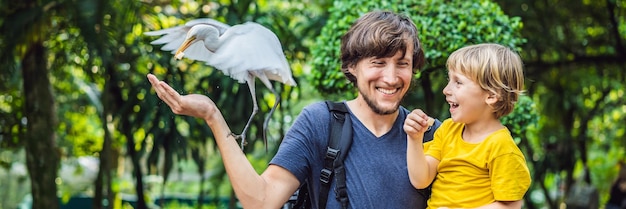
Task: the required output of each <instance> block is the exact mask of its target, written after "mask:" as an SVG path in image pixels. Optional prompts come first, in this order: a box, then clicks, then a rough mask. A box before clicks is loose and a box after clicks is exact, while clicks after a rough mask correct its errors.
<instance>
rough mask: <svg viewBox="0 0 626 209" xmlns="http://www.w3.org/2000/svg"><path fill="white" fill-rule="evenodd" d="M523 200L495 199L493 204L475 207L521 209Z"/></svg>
mask: <svg viewBox="0 0 626 209" xmlns="http://www.w3.org/2000/svg"><path fill="white" fill-rule="evenodd" d="M521 208H522V200H517V201H495V202H493V203H491V204H487V205H483V206H480V207H477V208H474V209H521ZM438 209H463V208H447V207H440V208H438Z"/></svg>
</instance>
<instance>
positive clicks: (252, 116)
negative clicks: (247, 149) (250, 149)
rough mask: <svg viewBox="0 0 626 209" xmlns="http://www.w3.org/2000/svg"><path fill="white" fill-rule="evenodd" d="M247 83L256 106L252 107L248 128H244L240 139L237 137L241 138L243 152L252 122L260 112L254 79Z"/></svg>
mask: <svg viewBox="0 0 626 209" xmlns="http://www.w3.org/2000/svg"><path fill="white" fill-rule="evenodd" d="M250 78H251V79H250ZM247 83H248V88H250V94H251V95H252V104H253V105H254V106H253V107H252V114H251V115H250V118H249V119H248V122H247V123H246V126H245V127H244V128H243V131H242V132H241V134H240V135H239V137H237V138H241V150H243V146H245V145H246V144H247V142H246V133H247V132H248V128H250V123H251V122H252V118H254V116H255V115H256V113H257V112H259V106H258V104H257V101H256V91H255V90H254V77H253V76H250V77H249V78H248V80H247Z"/></svg>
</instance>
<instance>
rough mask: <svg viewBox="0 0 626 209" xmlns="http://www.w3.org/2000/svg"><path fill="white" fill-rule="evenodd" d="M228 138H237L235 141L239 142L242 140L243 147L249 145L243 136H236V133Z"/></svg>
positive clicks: (230, 134)
mask: <svg viewBox="0 0 626 209" xmlns="http://www.w3.org/2000/svg"><path fill="white" fill-rule="evenodd" d="M228 136H232V137H233V138H235V141H239V139H241V140H242V142H241V143H243V144H242V147H243V146H246V145H248V142H247V141H245V139H244V138H243V137H242V135H241V134H235V133H233V132H231V133H229V134H228Z"/></svg>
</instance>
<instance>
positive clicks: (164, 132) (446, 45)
mask: <svg viewBox="0 0 626 209" xmlns="http://www.w3.org/2000/svg"><path fill="white" fill-rule="evenodd" d="M375 9H378V10H392V11H396V12H399V13H403V14H406V15H408V16H410V17H411V18H412V19H413V20H414V22H415V23H416V25H417V27H418V29H419V30H420V34H419V36H420V39H421V41H422V42H423V47H424V50H425V52H426V58H427V64H426V66H425V67H423V69H420V72H419V73H418V74H417V75H416V76H415V81H414V84H413V86H412V90H411V91H410V93H409V95H408V96H407V97H406V99H405V100H404V101H403V106H405V107H407V108H409V109H413V108H421V109H424V110H425V112H427V113H428V114H430V115H433V116H437V117H438V118H439V119H445V118H447V117H449V113H448V111H447V107H448V104H447V103H445V99H444V98H443V95H442V93H441V91H442V89H443V87H444V86H445V84H446V82H447V81H446V75H447V73H446V68H445V60H446V58H447V56H448V55H449V54H450V53H451V52H452V51H454V50H456V49H458V48H460V47H462V46H465V45H469V44H476V43H485V42H493V43H500V44H504V45H507V46H509V47H511V48H513V49H515V50H517V51H518V52H519V53H520V55H521V56H522V58H523V60H524V62H525V63H524V64H525V76H526V86H525V88H526V90H527V91H526V95H525V96H523V97H522V98H521V99H520V101H519V102H518V104H517V106H516V109H515V111H514V112H513V113H512V114H511V115H509V116H507V117H506V118H503V119H502V120H503V122H504V123H505V124H506V125H507V126H508V127H509V129H510V130H511V132H512V133H513V135H514V138H515V140H516V142H517V143H518V145H519V146H520V148H521V149H522V151H523V152H524V153H525V155H526V157H527V161H528V166H529V167H530V169H531V175H532V178H533V182H532V185H531V188H530V190H529V191H528V193H527V194H526V197H525V199H524V208H528V209H534V208H609V207H606V204H607V203H608V202H609V200H611V201H614V202H617V203H618V204H619V201H622V202H624V200H625V199H626V197H624V196H619V195H624V193H626V183H621V184H620V181H618V180H619V179H623V180H622V181H624V182H626V168H624V165H623V164H624V162H625V161H626V155H625V152H626V151H625V150H626V149H625V147H626V138H625V137H624V134H625V131H626V126H625V125H624V124H626V123H624V122H625V117H626V100H624V98H623V97H624V85H625V83H626V78H625V74H626V43H624V42H625V41H626V1H625V0H603V1H590V0H541V1H535V0H498V1H487V0H472V1H465V0H462V1H461V0H458V1H456V0H452V1H444V0H413V1H408V0H396V1H371V0H348V1H344V0H338V1H331V0H316V1H311V0H301V1H285V0H266V1H262V0H259V1H252V0H230V1H227V0H220V1H194V0H131V1H123V0H21V1H13V0H0V30H1V31H0V49H1V50H0V66H1V67H0V209H18V208H19V209H30V208H51V209H56V208H94V209H100V208H140V209H143V208H240V206H239V205H238V203H237V200H236V197H235V196H234V193H233V191H232V189H231V187H230V183H229V181H228V178H227V176H226V174H225V171H224V168H223V165H222V163H221V158H220V155H219V153H218V152H217V148H216V146H215V143H214V140H213V135H212V133H211V131H210V129H209V128H208V127H207V126H206V124H205V123H204V122H203V121H202V120H198V119H195V118H190V117H186V116H176V115H174V114H173V113H172V112H171V111H170V109H169V108H168V107H167V105H165V104H164V103H162V102H161V101H160V100H159V99H158V97H157V96H156V95H155V94H154V91H153V90H152V89H151V87H150V84H149V82H148V80H147V79H146V74H148V73H153V74H155V75H156V76H157V77H158V78H160V79H163V80H165V81H166V82H168V83H169V84H171V85H172V86H173V87H174V88H175V89H177V90H178V91H179V92H180V93H183V94H189V93H199V94H205V95H207V96H209V97H210V98H211V99H213V100H214V101H215V103H216V104H217V105H218V107H220V108H221V111H222V113H223V114H224V116H225V118H226V120H227V122H228V123H229V125H230V126H231V129H232V130H242V129H243V126H244V125H245V123H246V122H247V119H248V116H249V115H250V113H251V111H252V101H251V97H250V92H249V90H248V87H247V86H246V85H245V84H239V83H237V82H236V81H234V80H232V79H231V78H229V77H228V76H225V75H224V74H223V73H222V72H221V71H219V70H216V69H213V68H212V67H209V66H206V65H205V64H204V63H202V62H198V61H196V62H194V61H192V60H189V59H183V60H175V59H174V58H173V56H172V54H170V53H169V52H165V51H161V50H160V46H153V45H150V42H151V41H153V40H155V39H156V38H157V37H154V36H146V35H144V34H143V33H144V32H147V31H152V30H159V29H163V28H169V27H174V26H178V25H182V24H185V22H186V21H189V20H192V19H197V18H205V17H208V18H213V19H216V20H218V21H221V22H224V23H226V24H230V25H234V24H240V23H244V22H246V21H254V22H258V23H260V24H262V25H264V26H266V27H267V28H269V29H270V30H272V31H273V32H274V33H276V35H277V36H278V38H279V39H280V41H281V43H282V47H283V49H284V52H285V54H286V56H287V60H288V61H289V64H290V66H291V69H292V72H293V75H294V78H295V79H296V81H297V83H298V86H296V87H291V86H284V85H281V84H279V83H275V84H274V87H275V88H276V89H277V91H278V92H279V93H280V97H281V98H282V102H281V104H280V106H279V109H278V110H277V111H276V112H275V113H274V114H273V116H272V120H271V121H270V122H271V123H270V124H269V129H268V131H269V132H268V138H269V141H268V144H267V146H268V148H269V149H268V151H266V150H265V148H264V146H265V145H264V144H263V140H262V125H263V119H264V117H265V116H266V114H267V113H268V112H269V109H270V108H271V107H272V105H273V103H274V99H275V95H274V94H272V93H271V92H270V91H269V90H267V88H264V87H263V86H262V84H260V82H257V97H258V98H259V100H260V101H259V106H260V113H259V114H258V115H257V117H255V119H254V120H253V121H252V127H251V129H250V131H249V133H248V139H250V140H252V142H251V143H250V144H248V145H247V146H246V147H245V152H246V153H247V154H248V158H249V160H250V161H251V162H252V164H253V165H254V166H255V168H257V171H258V172H262V171H263V169H264V168H265V167H266V166H267V163H268V161H269V159H271V157H272V156H273V154H274V153H275V152H276V149H277V147H278V145H279V144H280V142H281V139H282V136H283V134H284V133H285V132H286V130H287V129H288V128H289V127H290V126H291V123H292V122H293V120H294V119H295V117H296V116H297V115H298V113H299V112H300V110H301V109H302V108H303V107H304V106H306V105H308V104H310V103H312V102H316V101H322V100H349V99H351V98H353V97H354V95H355V93H356V92H354V90H353V89H352V88H351V87H350V86H349V85H348V84H347V83H346V79H345V78H344V77H343V75H342V74H341V72H340V71H339V67H340V66H339V59H338V58H339V38H340V36H341V35H342V34H343V33H344V32H345V31H346V30H347V28H348V27H349V25H350V24H351V23H352V22H353V21H354V20H355V19H356V18H358V17H359V16H360V15H362V14H363V13H366V12H368V11H371V10H375ZM620 165H621V166H620ZM620 168H622V171H621V172H620ZM620 173H621V174H620ZM619 176H621V178H620V177H619ZM620 185H622V186H621V187H620ZM611 191H613V192H611ZM611 195H613V196H611ZM624 207H626V206H622V208H624Z"/></svg>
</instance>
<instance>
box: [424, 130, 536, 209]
mask: <svg viewBox="0 0 626 209" xmlns="http://www.w3.org/2000/svg"><path fill="white" fill-rule="evenodd" d="M464 127H465V124H463V123H455V122H454V121H452V120H451V119H447V120H445V121H444V122H443V123H442V124H441V126H440V127H439V128H438V129H437V131H436V132H435V136H434V139H433V141H430V142H427V143H425V144H424V149H425V151H426V155H430V156H433V157H434V158H436V159H437V160H439V166H438V167H437V176H436V178H435V181H434V183H433V187H432V196H431V198H430V199H429V200H428V208H438V207H451V208H473V207H479V206H482V205H486V204H490V203H493V202H494V201H515V200H521V199H523V198H524V194H525V193H526V191H527V190H528V187H529V186H530V181H531V179H530V172H529V171H528V167H527V165H526V159H525V158H524V154H522V151H521V150H520V149H519V148H518V147H517V145H516V144H515V142H514V141H513V138H512V137H511V134H510V132H509V130H508V129H507V128H503V129H500V130H498V131H496V132H494V133H492V134H491V135H489V136H487V138H486V139H485V140H483V141H482V142H480V143H476V144H472V143H467V142H465V141H463V138H462V133H463V128H464Z"/></svg>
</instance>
